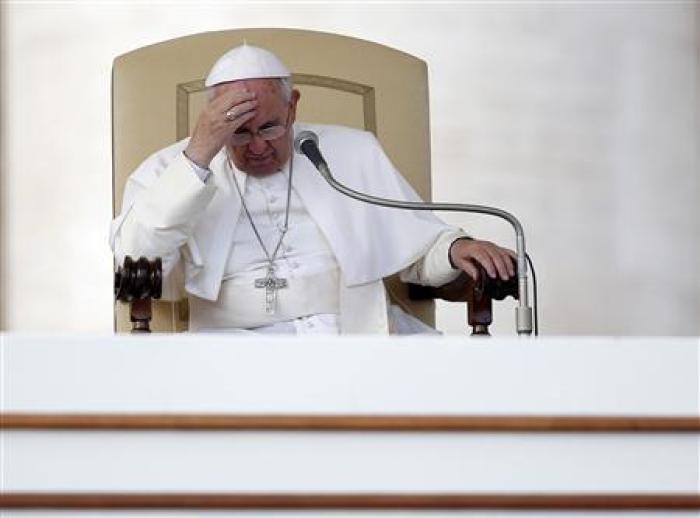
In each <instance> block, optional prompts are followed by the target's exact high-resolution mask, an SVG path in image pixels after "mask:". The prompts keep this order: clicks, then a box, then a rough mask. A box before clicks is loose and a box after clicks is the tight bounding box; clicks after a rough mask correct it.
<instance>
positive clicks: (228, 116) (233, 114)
mask: <svg viewBox="0 0 700 518" xmlns="http://www.w3.org/2000/svg"><path fill="white" fill-rule="evenodd" d="M235 118H236V112H235V110H234V109H233V108H231V109H230V110H229V111H227V112H226V120H227V121H232V120H234V119H235Z"/></svg>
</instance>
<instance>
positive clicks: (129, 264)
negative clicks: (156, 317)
mask: <svg viewBox="0 0 700 518" xmlns="http://www.w3.org/2000/svg"><path fill="white" fill-rule="evenodd" d="M162 288H163V264H162V261H161V259H160V257H156V258H155V259H154V260H153V261H149V260H148V259H147V258H146V257H139V259H138V260H137V261H134V260H133V259H132V258H131V257H130V256H128V255H127V256H126V257H125V258H124V264H123V265H122V266H120V267H119V268H118V269H117V271H116V272H114V296H115V298H116V299H117V300H120V301H122V302H128V303H130V309H131V322H132V328H131V332H132V333H150V332H151V329H150V325H149V322H150V321H151V299H159V298H160V297H161V294H162Z"/></svg>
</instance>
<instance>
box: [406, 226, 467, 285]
mask: <svg viewBox="0 0 700 518" xmlns="http://www.w3.org/2000/svg"><path fill="white" fill-rule="evenodd" d="M464 237H466V238H468V237H469V236H468V235H467V234H466V233H464V232H463V231H462V230H460V229H452V230H447V231H445V232H443V233H441V234H440V235H439V236H438V237H437V239H436V240H435V242H434V243H433V245H432V246H431V247H430V249H429V250H428V252H427V253H426V254H425V255H424V256H423V257H421V258H420V259H418V260H417V261H416V262H415V263H413V264H411V265H410V266H409V267H408V268H406V269H404V270H402V271H401V274H400V276H399V277H400V279H401V281H403V282H411V283H414V284H421V285H423V286H442V285H443V284H447V283H448V282H451V281H453V280H455V279H456V278H457V277H458V276H459V273H460V271H461V270H459V269H458V268H453V267H452V264H451V263H450V255H449V252H450V246H451V245H452V243H454V241H455V240H456V239H459V238H464Z"/></svg>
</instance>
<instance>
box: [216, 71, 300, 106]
mask: <svg viewBox="0 0 700 518" xmlns="http://www.w3.org/2000/svg"><path fill="white" fill-rule="evenodd" d="M277 80H278V81H279V87H280V94H281V95H282V100H283V101H284V102H285V103H288V102H289V101H291V100H292V90H293V89H294V85H293V84H292V78H291V77H278V78H277ZM214 88H216V85H212V86H208V87H207V89H206V92H207V100H208V101H211V100H212V99H213V98H214Z"/></svg>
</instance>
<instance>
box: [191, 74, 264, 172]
mask: <svg viewBox="0 0 700 518" xmlns="http://www.w3.org/2000/svg"><path fill="white" fill-rule="evenodd" d="M255 97H256V95H255V93H254V92H248V91H247V90H246V89H245V87H243V86H242V85H241V86H238V85H236V86H234V87H231V88H226V89H221V90H217V91H215V95H214V98H213V99H211V100H210V101H209V102H208V103H207V105H206V106H205V107H204V108H203V109H202V112H201V113H200V114H199V118H198V119H197V125H196V126H195V128H194V132H193V133H192V138H191V139H190V142H189V144H188V145H187V148H186V149H185V155H186V156H187V158H189V159H190V160H192V161H193V162H194V163H195V164H197V165H199V166H200V167H203V168H208V167H209V163H210V162H211V161H212V159H213V158H214V156H216V154H217V153H218V152H219V151H220V150H221V148H222V147H223V146H224V145H225V144H226V142H228V140H229V139H230V138H231V135H233V134H234V133H235V132H236V130H238V128H240V127H241V126H242V125H243V124H245V123H246V122H248V121H249V120H251V119H252V118H253V117H255V109H256V108H257V105H258V101H257V100H256V98H255Z"/></svg>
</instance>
